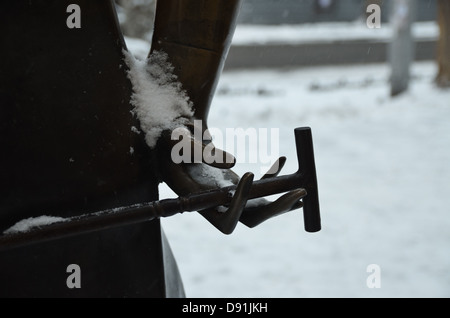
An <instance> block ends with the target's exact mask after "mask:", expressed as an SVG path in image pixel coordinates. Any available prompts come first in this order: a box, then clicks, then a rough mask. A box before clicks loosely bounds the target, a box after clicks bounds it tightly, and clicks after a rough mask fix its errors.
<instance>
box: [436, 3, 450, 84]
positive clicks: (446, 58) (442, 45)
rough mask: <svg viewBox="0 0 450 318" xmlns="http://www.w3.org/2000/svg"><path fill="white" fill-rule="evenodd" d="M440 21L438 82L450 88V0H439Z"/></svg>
mask: <svg viewBox="0 0 450 318" xmlns="http://www.w3.org/2000/svg"><path fill="white" fill-rule="evenodd" d="M438 23H439V30H440V37H439V42H438V52H437V63H438V67H439V71H438V75H437V77H436V83H437V85H438V86H440V87H446V88H450V1H448V0H438Z"/></svg>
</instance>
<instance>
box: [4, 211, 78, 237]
mask: <svg viewBox="0 0 450 318" xmlns="http://www.w3.org/2000/svg"><path fill="white" fill-rule="evenodd" d="M68 220H69V219H65V218H61V217H56V216H47V215H42V216H39V217H35V218H28V219H24V220H21V221H19V222H17V223H16V224H14V225H13V226H11V227H10V228H9V229H7V230H5V231H4V232H3V234H14V233H24V232H28V231H30V230H31V229H33V228H35V227H41V226H46V225H50V224H53V223H58V222H66V221H68Z"/></svg>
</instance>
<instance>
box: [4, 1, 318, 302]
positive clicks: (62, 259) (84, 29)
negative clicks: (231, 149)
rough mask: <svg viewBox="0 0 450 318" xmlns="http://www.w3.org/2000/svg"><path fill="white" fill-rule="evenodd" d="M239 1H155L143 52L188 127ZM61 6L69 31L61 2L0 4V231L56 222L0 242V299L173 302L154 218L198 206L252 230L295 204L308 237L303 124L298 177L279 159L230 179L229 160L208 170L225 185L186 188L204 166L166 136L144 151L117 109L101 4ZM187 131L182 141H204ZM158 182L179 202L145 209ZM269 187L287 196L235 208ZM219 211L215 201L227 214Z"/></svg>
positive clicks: (125, 96)
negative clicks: (172, 87)
mask: <svg viewBox="0 0 450 318" xmlns="http://www.w3.org/2000/svg"><path fill="white" fill-rule="evenodd" d="M240 3H241V1H240V0H183V1H178V0H164V1H158V3H157V11H156V20H155V28H154V35H153V40H152V48H151V50H152V52H154V51H155V50H159V51H164V52H166V53H167V54H168V56H169V59H170V62H171V63H172V65H173V66H174V73H175V74H176V75H177V76H178V80H179V81H180V82H181V83H182V85H183V88H184V89H185V90H186V91H187V93H188V95H189V97H190V99H191V100H192V102H193V105H194V109H195V111H194V115H193V116H192V117H189V118H185V120H186V122H187V127H188V128H191V129H192V122H193V121H194V120H195V119H200V120H202V121H203V122H204V123H205V126H204V128H205V129H206V128H207V125H206V123H207V117H208V111H209V107H210V104H211V99H212V96H213V94H214V90H215V88H216V85H217V81H218V78H219V75H220V73H221V71H222V68H223V64H224V61H225V58H226V55H227V52H228V49H229V47H230V43H231V39H232V35H233V32H234V28H235V24H236V17H237V13H238V10H239V6H240ZM74 4H75V5H76V6H77V7H78V10H79V14H81V21H78V22H77V23H72V22H70V23H69V20H68V19H69V18H68V16H69V13H70V12H69V11H70V10H69V7H68V5H69V4H68V3H66V2H64V1H50V0H49V1H38V0H26V1H25V0H17V1H12V2H8V3H6V4H3V5H2V10H0V26H1V28H2V32H3V41H4V43H6V48H5V49H2V50H1V51H0V70H1V72H0V145H1V147H2V149H3V150H4V151H3V152H2V156H1V157H0V160H1V161H0V169H1V170H0V189H1V191H2V196H1V197H0V233H4V232H5V230H7V229H10V228H11V226H13V225H14V224H15V223H16V222H18V221H20V220H25V221H26V220H29V219H30V218H37V217H41V216H44V215H46V216H50V217H58V218H64V219H65V220H66V221H65V222H64V221H63V222H59V223H55V224H48V225H45V226H42V228H37V229H35V228H33V229H31V230H29V231H28V232H24V233H15V234H11V235H10V234H3V235H0V286H1V287H0V295H1V296H3V297H30V296H40V297H46V296H49V297H183V296H184V289H183V286H182V283H181V278H180V277H179V273H178V269H177V266H176V262H175V260H174V258H173V256H172V253H171V251H170V247H169V245H168V243H167V241H166V239H165V236H164V233H163V232H162V230H161V227H160V223H159V217H163V216H169V215H172V214H174V213H179V212H183V211H185V210H194V211H195V210H196V209H197V208H198V210H199V212H200V213H201V214H202V215H203V216H204V217H205V218H206V219H208V220H209V221H210V222H211V223H212V224H213V225H214V226H215V227H217V228H218V229H219V230H221V231H222V232H224V233H227V234H229V233H231V232H232V231H233V229H234V228H235V226H236V223H237V222H238V221H241V222H243V223H244V224H246V225H248V226H250V227H252V226H255V225H257V224H259V223H261V222H262V221H264V220H266V219H268V218H270V217H272V216H274V215H278V214H280V213H284V212H286V211H289V210H292V209H296V208H300V207H302V206H303V207H304V214H305V228H306V229H307V230H308V231H318V230H319V229H320V218H319V215H318V196H317V182H316V178H315V167H314V157H313V154H312V143H311V136H310V131H309V130H308V129H300V130H296V137H297V142H298V144H299V145H301V146H302V147H303V146H305V147H306V148H305V149H307V150H306V152H302V151H300V150H299V151H298V159H299V160H300V165H301V169H299V172H298V173H297V174H294V175H292V176H283V177H277V175H278V173H279V172H280V170H281V168H282V166H283V163H284V158H280V160H279V162H278V163H277V165H278V167H277V168H276V169H274V170H273V171H270V173H269V174H267V175H266V176H265V177H264V178H263V179H262V180H259V181H255V182H253V175H252V174H251V173H247V174H245V175H244V176H243V177H242V178H241V179H240V178H239V177H238V176H237V175H236V174H235V173H234V172H233V171H232V170H231V168H232V167H233V164H234V162H231V163H229V162H228V163H227V162H225V163H222V164H217V163H212V164H211V163H210V164H209V165H211V166H212V167H213V168H214V169H221V170H223V171H224V172H225V175H226V179H227V180H228V181H229V182H230V183H231V184H232V186H230V187H228V188H224V189H215V187H214V186H212V185H211V184H207V183H202V182H199V180H198V179H196V178H195V175H194V172H193V170H192V169H191V167H193V166H198V165H206V163H192V164H184V163H182V164H175V163H174V162H172V160H171V159H170V149H171V147H172V145H173V142H174V141H173V140H171V138H170V132H165V133H164V134H163V135H162V137H161V138H160V139H159V141H158V143H157V146H156V148H155V149H151V148H149V147H148V146H147V145H146V144H145V141H144V138H143V136H142V134H137V133H136V131H135V129H133V128H135V127H139V124H140V123H139V120H138V119H137V118H136V117H135V116H134V115H133V114H132V113H131V112H130V111H131V110H132V107H131V103H130V100H131V96H132V94H133V87H132V85H131V83H130V80H129V78H128V74H127V71H128V70H127V65H126V64H125V62H124V53H123V51H124V50H125V49H126V45H125V42H124V39H123V35H122V33H121V30H120V28H119V26H118V21H117V16H116V12H115V7H114V2H113V1H112V0H98V1H91V0H76V1H75V0H74V1H71V4H70V5H71V6H72V5H74ZM191 133H192V135H193V137H192V145H193V146H195V145H197V146H198V145H201V146H203V147H204V146H206V145H209V144H210V143H211V140H195V138H194V134H193V132H192V131H191ZM216 151H217V153H222V154H223V155H224V156H229V155H227V154H226V153H224V152H221V151H220V150H219V149H217V150H216ZM302 165H303V166H302ZM160 182H166V183H167V184H168V185H169V186H170V187H171V188H172V189H173V190H174V191H175V192H176V193H177V194H179V195H180V196H183V197H182V198H179V199H177V200H172V201H170V200H169V201H161V202H159V201H157V200H158V190H157V187H158V184H159V183H160ZM305 189H306V190H305ZM233 191H235V192H234V195H233V196H232V197H230V196H229V195H228V194H229V193H231V192H233ZM282 192H288V193H287V194H285V195H284V196H282V197H281V198H280V199H278V200H277V201H275V202H272V203H271V202H268V201H259V202H263V203H261V204H259V205H258V207H256V208H248V207H246V203H247V201H248V200H249V199H252V198H262V197H264V196H268V195H270V194H274V193H282ZM305 196H306V197H305ZM301 198H304V199H303V202H302V201H300V199H301ZM218 204H221V205H224V204H225V205H228V210H227V212H225V213H223V212H219V211H218V209H217V205H218ZM99 211H103V212H99ZM105 211H106V212H105ZM7 233H9V231H7ZM72 265H76V266H78V267H76V266H75V267H74V266H72ZM69 268H80V269H81V271H82V272H83V275H82V277H83V280H82V288H76V287H73V286H69V284H68V283H67V285H66V281H67V280H66V279H67V276H68V274H67V271H66V269H67V270H69Z"/></svg>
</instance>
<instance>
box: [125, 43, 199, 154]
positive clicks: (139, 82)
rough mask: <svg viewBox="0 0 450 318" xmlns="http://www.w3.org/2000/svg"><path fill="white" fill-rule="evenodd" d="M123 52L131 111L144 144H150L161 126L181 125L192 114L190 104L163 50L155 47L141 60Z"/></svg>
mask: <svg viewBox="0 0 450 318" xmlns="http://www.w3.org/2000/svg"><path fill="white" fill-rule="evenodd" d="M124 54H125V62H126V63H127V65H128V67H129V71H128V78H129V79H130V80H131V83H132V85H133V95H132V96H131V104H132V105H133V106H134V109H133V113H134V114H135V115H136V116H137V118H138V119H139V121H140V124H141V130H142V131H143V132H144V133H145V140H146V142H147V145H148V146H149V147H150V148H154V147H155V146H156V142H157V141H158V139H159V137H160V136H161V133H162V132H163V131H164V130H173V129H175V128H177V127H180V126H183V125H184V123H185V122H186V118H187V117H191V116H192V115H193V114H194V112H193V109H192V106H193V105H192V102H191V101H190V100H189V97H188V96H187V94H186V92H185V91H184V90H183V89H182V85H181V83H180V82H178V81H177V77H176V75H174V74H173V66H172V65H171V64H170V62H169V58H168V55H167V54H166V53H164V52H161V51H155V52H153V53H152V54H151V55H150V56H149V57H148V58H147V59H145V60H139V59H137V58H135V57H134V56H133V55H132V54H131V53H129V52H127V51H124Z"/></svg>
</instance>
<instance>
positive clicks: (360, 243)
mask: <svg viewBox="0 0 450 318" xmlns="http://www.w3.org/2000/svg"><path fill="white" fill-rule="evenodd" d="M370 4H377V5H379V8H380V10H381V11H380V12H379V13H380V15H379V20H378V19H377V18H378V17H377V16H376V15H373V14H376V12H375V11H370V12H367V8H368V6H369V5H370ZM117 5H118V7H117V10H118V14H119V20H120V23H121V26H122V29H123V32H124V34H125V36H126V42H127V46H128V48H129V50H130V51H132V52H133V53H134V54H135V55H136V56H137V57H139V58H145V56H146V55H147V54H148V52H149V48H150V41H151V35H152V24H153V16H154V11H155V1H154V0H133V1H131V0H117ZM449 10H450V3H449V1H446V0H434V1H433V0H421V1H408V0H392V1H381V0H380V1H358V0H340V1H333V0H303V1H302V0H277V1H275V0H244V2H243V6H242V8H241V11H240V15H239V20H238V21H239V23H238V26H237V28H236V32H235V34H234V38H233V43H232V46H231V49H230V51H229V54H228V58H227V62H226V65H225V69H224V72H223V73H222V75H221V78H220V82H219V85H218V88H217V90H216V94H215V97H214V100H213V104H212V106H211V111H210V115H209V118H208V124H209V126H210V127H215V128H219V129H221V130H223V131H225V129H227V128H238V127H240V128H244V129H246V128H250V127H253V128H269V129H271V128H275V129H278V130H279V152H280V155H283V156H286V157H287V158H288V162H287V164H286V166H285V168H284V172H282V174H283V173H284V174H288V173H292V172H294V171H296V169H297V163H296V159H295V158H296V155H295V146H294V136H293V130H294V128H296V127H302V126H309V127H311V128H312V131H313V138H314V147H315V156H316V165H317V174H318V182H319V196H320V204H321V213H322V222H323V230H322V231H321V232H318V233H316V234H309V233H306V232H304V230H303V224H302V223H303V220H302V212H301V210H300V211H294V212H290V213H288V214H285V215H282V216H280V217H277V218H274V219H271V220H269V221H267V222H265V223H263V224H262V225H260V226H259V227H257V228H255V229H248V228H246V227H245V226H244V225H241V224H239V225H238V227H237V229H236V230H235V232H234V233H233V234H232V235H230V236H224V235H223V234H221V233H219V232H218V231H217V230H215V229H214V228H212V226H210V225H209V223H208V222H207V221H206V220H204V219H203V218H202V217H201V216H200V215H198V214H196V213H190V214H187V213H185V214H183V215H178V216H175V217H172V218H168V219H164V220H162V224H163V228H164V231H165V233H166V235H167V237H168V239H169V242H170V244H171V246H172V249H173V252H174V254H175V258H176V259H177V261H178V266H179V269H180V272H181V276H182V278H183V281H184V285H185V289H186V294H187V296H188V297H226V298H233V297H273V298H275V297H288V298H297V297H449V296H450V253H449V251H450V231H449V228H450V208H449V206H450V184H449V183H450V181H449V180H450V125H449V120H450V91H449V89H448V87H449V86H450V85H449V83H450V61H449V59H450V48H449V47H450V44H449V43H450V40H449V34H450V26H449V24H450V22H449V20H450V11H449ZM376 22H378V24H377V23H376ZM238 160H239V158H238ZM233 170H234V171H235V172H236V173H238V174H240V175H242V174H243V173H245V172H246V171H252V172H255V175H256V177H260V176H261V174H260V173H259V172H260V169H259V165H258V164H255V163H245V162H244V163H239V164H238V165H236V167H235V168H233ZM175 196H176V195H175V194H174V193H173V192H172V191H171V190H170V189H169V188H168V187H167V186H165V185H164V184H162V185H161V186H160V198H161V199H164V198H169V197H175ZM372 264H375V265H376V267H375V268H378V269H379V270H378V271H377V272H376V273H375V272H373V271H372V269H373V268H374V267H373V266H371V265H372ZM374 274H376V275H378V276H376V277H375V276H373V275H374ZM374 277H375V278H376V279H377V280H378V281H377V282H378V283H379V284H375V285H374V284H372V283H373V279H374ZM371 282H372V283H371ZM374 287H375V288H374Z"/></svg>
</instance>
